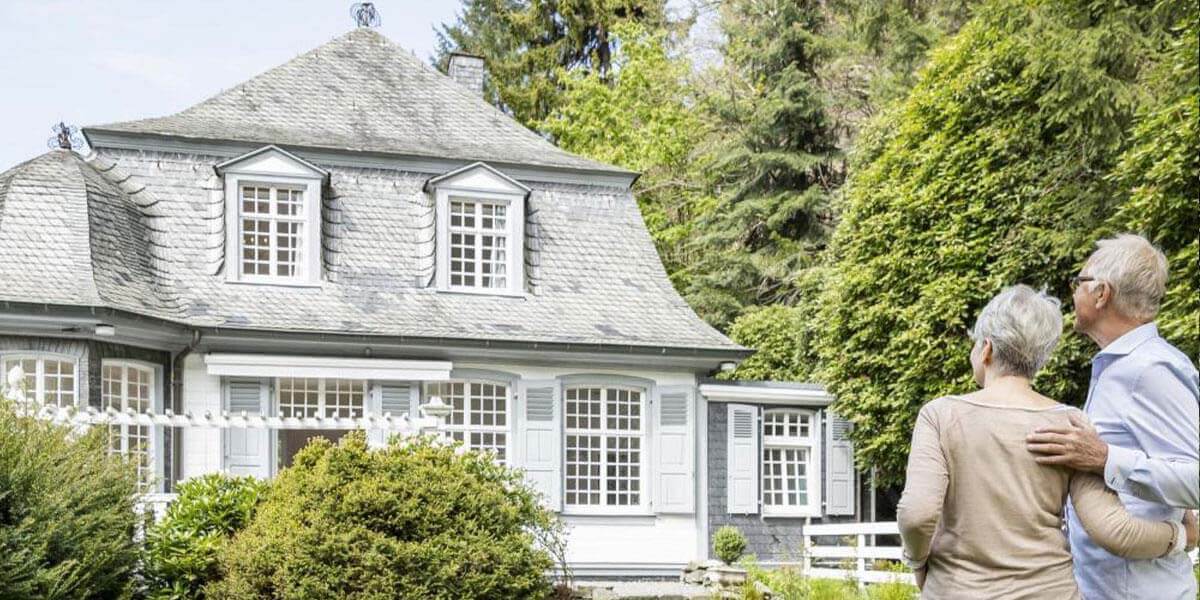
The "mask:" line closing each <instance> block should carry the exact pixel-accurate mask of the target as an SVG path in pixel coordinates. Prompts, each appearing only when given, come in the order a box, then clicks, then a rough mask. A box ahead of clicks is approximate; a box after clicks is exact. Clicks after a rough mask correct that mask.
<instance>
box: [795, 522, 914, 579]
mask: <svg viewBox="0 0 1200 600" xmlns="http://www.w3.org/2000/svg"><path fill="white" fill-rule="evenodd" d="M881 535H900V529H899V527H897V526H896V523H895V521H891V522H880V523H838V524H832V525H807V526H805V527H804V530H803V536H804V559H803V562H802V564H801V568H802V569H803V573H804V575H805V576H806V577H815V578H818V579H849V578H853V579H854V580H855V581H857V582H858V583H859V585H862V584H864V583H887V582H904V583H911V584H914V585H915V583H916V582H915V580H914V579H913V575H912V573H895V572H892V571H878V570H875V569H873V568H868V567H873V566H874V563H875V561H877V560H892V561H899V560H900V551H901V548H900V546H879V545H874V542H875V541H876V540H877V538H876V536H881ZM815 538H821V540H820V541H822V542H828V541H833V542H834V543H833V544H832V545H826V544H818V543H817V541H818V540H817V539H815ZM848 541H851V542H852V543H849V544H848V543H847V542H848ZM868 541H870V542H872V545H867V542H868ZM814 563H820V564H819V565H818V566H814ZM834 565H836V566H834Z"/></svg>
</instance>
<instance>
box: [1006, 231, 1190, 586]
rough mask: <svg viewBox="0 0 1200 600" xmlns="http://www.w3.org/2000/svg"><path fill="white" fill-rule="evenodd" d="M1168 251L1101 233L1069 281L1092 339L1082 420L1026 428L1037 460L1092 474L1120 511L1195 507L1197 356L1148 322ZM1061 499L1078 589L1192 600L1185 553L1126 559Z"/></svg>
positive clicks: (1080, 326) (1175, 511) (1175, 516)
mask: <svg viewBox="0 0 1200 600" xmlns="http://www.w3.org/2000/svg"><path fill="white" fill-rule="evenodd" d="M1166 283H1167V259H1166V257H1165V256H1163V253H1162V252H1160V251H1159V250H1158V249H1157V248H1155V247H1154V246H1153V245H1151V244H1150V242H1148V241H1146V239H1145V238H1142V237H1140V236H1136V235H1119V236H1117V237H1115V238H1111V239H1106V240H1101V241H1100V242H1099V243H1098V244H1097V249H1096V251H1095V252H1094V253H1093V254H1092V255H1091V257H1089V258H1088V261H1087V263H1086V264H1085V265H1084V267H1083V269H1082V270H1081V271H1080V273H1079V275H1077V276H1076V277H1075V278H1074V279H1073V280H1072V287H1073V288H1074V303H1075V315H1076V321H1075V329H1076V330H1077V331H1079V332H1080V333H1083V334H1085V335H1087V336H1088V337H1090V338H1091V339H1092V340H1093V341H1095V342H1096V345H1098V346H1099V347H1100V351H1099V352H1098V353H1097V354H1096V355H1095V357H1094V358H1093V359H1092V379H1091V384H1090V386H1089V388H1088V397H1087V404H1086V405H1085V407H1084V411H1085V412H1086V413H1087V415H1088V417H1089V418H1090V419H1091V422H1092V424H1093V425H1094V428H1093V427H1092V426H1089V425H1088V424H1086V423H1083V422H1082V421H1076V422H1074V424H1073V426H1071V427H1069V428H1050V429H1039V430H1038V431H1036V432H1034V433H1033V434H1031V435H1030V436H1029V438H1028V447H1029V450H1030V451H1031V452H1034V453H1036V454H1039V455H1040V456H1038V459H1037V460H1038V462H1041V463H1045V464H1059V465H1066V466H1069V467H1071V468H1073V469H1077V470H1081V471H1091V472H1094V473H1097V474H1101V475H1103V477H1104V481H1105V483H1106V484H1107V485H1108V486H1109V487H1110V488H1112V489H1113V490H1115V491H1117V492H1118V493H1119V494H1120V497H1121V500H1122V502H1124V503H1125V506H1126V507H1127V508H1128V509H1129V511H1130V512H1131V513H1132V514H1134V515H1136V516H1139V517H1142V518H1145V519H1156V520H1170V521H1179V520H1181V519H1184V517H1185V513H1186V515H1187V520H1188V521H1189V526H1194V524H1193V523H1192V522H1193V521H1194V519H1195V516H1194V514H1193V513H1192V512H1191V509H1195V508H1197V506H1200V392H1198V385H1200V383H1198V377H1197V372H1196V368H1195V366H1193V364H1192V361H1191V359H1190V358H1188V357H1187V356H1186V355H1185V354H1184V353H1182V352H1180V351H1179V350H1178V349H1176V348H1175V347H1174V346H1172V345H1171V344H1169V343H1167V342H1166V340H1164V339H1163V338H1161V337H1159V335H1158V329H1157V328H1156V327H1155V325H1154V317H1155V315H1156V314H1157V313H1158V307H1159V302H1160V301H1161V300H1162V297H1163V294H1164V292H1165V290H1166ZM1070 508H1071V507H1069V506H1068V509H1069V510H1068V523H1067V529H1068V535H1069V537H1070V541H1071V553H1072V555H1073V557H1074V559H1075V578H1076V579H1077V580H1078V582H1079V587H1080V591H1081V592H1082V593H1083V597H1084V598H1087V599H1088V600H1097V599H1109V598H1111V599H1114V600H1115V599H1122V600H1124V599H1142V598H1144V599H1146V600H1151V599H1153V600H1176V599H1178V600H1192V599H1194V598H1195V597H1196V579H1195V576H1194V575H1193V574H1192V564H1191V561H1190V560H1189V559H1188V558H1187V556H1186V555H1183V554H1175V555H1173V556H1168V557H1165V558H1159V559H1152V560H1127V559H1124V558H1121V557H1119V556H1115V555H1113V554H1110V553H1108V552H1106V551H1104V550H1103V549H1101V548H1100V547H1099V546H1097V545H1096V544H1095V543H1094V542H1093V541H1092V540H1091V539H1089V538H1088V535H1087V533H1086V532H1085V531H1084V530H1083V527H1082V525H1081V524H1080V522H1079V519H1078V517H1077V516H1076V514H1075V512H1074V510H1070Z"/></svg>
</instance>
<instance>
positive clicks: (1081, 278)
mask: <svg viewBox="0 0 1200 600" xmlns="http://www.w3.org/2000/svg"><path fill="white" fill-rule="evenodd" d="M1085 281H1096V278H1095V277H1088V276H1087V275H1076V276H1074V277H1072V278H1071V291H1072V292H1073V291H1075V289H1076V288H1078V287H1079V284H1081V283H1083V282H1085Z"/></svg>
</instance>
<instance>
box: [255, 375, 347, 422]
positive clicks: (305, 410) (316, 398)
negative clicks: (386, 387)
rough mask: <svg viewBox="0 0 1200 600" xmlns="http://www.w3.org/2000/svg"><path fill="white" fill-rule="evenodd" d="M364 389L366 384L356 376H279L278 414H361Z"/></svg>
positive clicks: (300, 416) (324, 415) (292, 415)
mask: <svg viewBox="0 0 1200 600" xmlns="http://www.w3.org/2000/svg"><path fill="white" fill-rule="evenodd" d="M366 388H367V383H366V382H365V381H362V380H358V379H315V378H301V377H281V378H280V379H279V384H278V385H277V386H276V389H277V390H278V395H279V416H281V417H295V418H306V417H322V418H332V417H339V418H358V417H362V416H363V410H364V407H365V399H366Z"/></svg>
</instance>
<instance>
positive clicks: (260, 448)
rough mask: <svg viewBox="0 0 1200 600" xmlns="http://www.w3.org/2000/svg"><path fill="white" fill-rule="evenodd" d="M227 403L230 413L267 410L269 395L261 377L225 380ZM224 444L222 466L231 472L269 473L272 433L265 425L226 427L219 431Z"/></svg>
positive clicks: (267, 475) (265, 476)
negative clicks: (261, 426)
mask: <svg viewBox="0 0 1200 600" xmlns="http://www.w3.org/2000/svg"><path fill="white" fill-rule="evenodd" d="M225 394H226V406H227V407H228V409H229V413H230V414H240V413H241V412H242V411H246V414H251V415H257V414H266V411H265V410H264V407H266V406H268V405H269V403H268V402H266V400H267V398H268V397H269V389H268V386H267V382H266V381H265V380H262V379H252V378H230V379H227V380H226V382H225ZM221 435H222V438H223V446H224V454H225V456H224V460H223V461H222V468H223V469H224V470H225V471H226V472H228V473H229V474H231V475H235V476H244V475H250V476H253V477H258V478H260V479H266V478H267V477H270V476H271V462H270V460H271V459H270V456H271V454H270V451H271V433H270V431H269V430H266V429H246V428H236V427H235V428H229V429H223V430H222V432H221Z"/></svg>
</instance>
